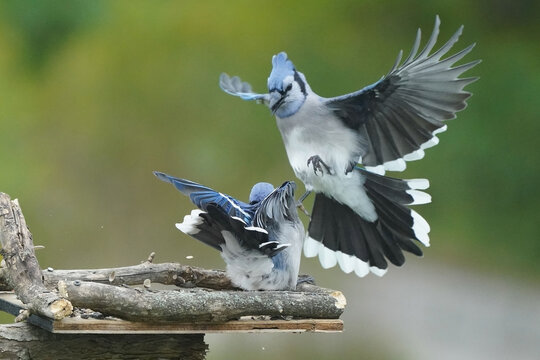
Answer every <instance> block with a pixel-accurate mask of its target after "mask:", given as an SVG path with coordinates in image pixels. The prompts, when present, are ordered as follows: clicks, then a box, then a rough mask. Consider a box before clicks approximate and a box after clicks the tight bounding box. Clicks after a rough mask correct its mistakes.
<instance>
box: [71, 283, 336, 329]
mask: <svg viewBox="0 0 540 360" xmlns="http://www.w3.org/2000/svg"><path fill="white" fill-rule="evenodd" d="M66 290H67V294H68V298H69V300H70V301H71V302H72V303H73V304H74V305H75V306H78V307H83V308H89V309H92V310H95V311H99V312H101V313H104V314H108V315H113V316H118V317H120V318H122V319H126V320H137V321H145V320H148V321H186V322H188V321H196V322H200V321H217V322H222V321H227V320H231V319H238V318H239V317H241V316H247V315H251V316H258V315H268V316H281V317H299V318H314V319H321V318H325V319H337V318H338V317H339V316H340V315H341V314H342V313H343V310H344V306H345V303H344V297H343V295H342V294H341V292H339V291H330V290H329V291H321V292H297V291H212V290H207V289H200V288H194V289H181V290H168V291H165V290H163V291H159V296H157V294H156V293H155V292H152V291H148V290H141V289H133V288H128V287H117V286H112V285H105V284H99V283H92V282H81V281H73V282H69V283H67V286H66Z"/></svg>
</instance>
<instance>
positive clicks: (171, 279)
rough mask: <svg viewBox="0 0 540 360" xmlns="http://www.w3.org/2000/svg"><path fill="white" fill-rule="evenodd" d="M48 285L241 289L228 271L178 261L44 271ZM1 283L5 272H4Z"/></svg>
mask: <svg viewBox="0 0 540 360" xmlns="http://www.w3.org/2000/svg"><path fill="white" fill-rule="evenodd" d="M42 273H43V279H44V282H45V285H46V286H47V287H49V288H54V287H55V286H56V284H57V283H58V281H61V280H63V281H66V282H69V281H74V280H80V281H91V282H96V283H102V284H111V285H140V284H143V283H144V281H145V280H150V282H152V283H159V284H164V285H176V286H178V287H187V288H192V287H196V286H197V287H204V288H209V289H216V290H221V289H227V290H233V289H237V288H236V287H235V286H234V285H233V284H232V283H231V280H230V279H229V278H228V277H227V275H226V274H225V272H224V271H221V270H207V269H203V268H199V267H196V266H188V265H181V264H178V263H161V264H155V263H153V262H151V261H145V262H143V263H141V264H139V265H133V266H124V267H117V268H109V269H84V270H54V269H52V268H49V269H44V270H43V272H42ZM0 283H1V273H0Z"/></svg>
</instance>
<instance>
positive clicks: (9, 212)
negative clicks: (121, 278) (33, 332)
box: [0, 193, 73, 320]
mask: <svg viewBox="0 0 540 360" xmlns="http://www.w3.org/2000/svg"><path fill="white" fill-rule="evenodd" d="M0 243H1V244H2V250H0V253H1V254H2V256H3V257H4V262H5V265H6V269H7V278H6V281H7V283H8V284H9V285H10V286H11V287H12V288H13V289H14V290H15V292H16V293H17V296H18V297H19V298H20V299H21V301H22V302H24V303H25V304H26V305H27V306H28V310H29V311H30V312H31V313H35V314H39V315H42V316H45V317H47V318H51V319H61V318H63V317H65V316H67V315H69V314H71V311H72V310H73V307H72V305H71V303H70V302H69V301H67V300H66V299H62V298H60V297H59V296H58V295H57V294H56V293H55V292H52V291H50V290H48V289H47V288H46V287H45V286H44V285H43V281H42V279H41V270H40V268H39V264H38V261H37V259H36V256H35V254H34V244H33V242H32V234H31V233H30V231H29V230H28V227H27V226H26V221H25V219H24V216H23V214H22V211H21V208H20V206H19V204H18V202H17V200H14V201H11V199H10V197H9V196H8V195H7V194H4V193H0ZM21 319H22V318H19V320H21Z"/></svg>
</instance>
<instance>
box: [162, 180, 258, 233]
mask: <svg viewBox="0 0 540 360" xmlns="http://www.w3.org/2000/svg"><path fill="white" fill-rule="evenodd" d="M154 175H156V177H157V178H158V179H160V180H162V181H165V182H168V183H170V184H173V185H174V187H176V188H177V189H178V190H179V191H180V192H182V193H183V194H184V195H186V196H189V198H190V200H191V202H192V203H193V204H195V205H196V206H197V207H198V208H199V209H201V210H203V211H207V208H208V206H209V205H210V204H212V205H214V206H216V207H218V208H220V209H222V210H223V211H224V212H225V213H227V214H228V215H229V216H234V217H237V218H239V219H241V220H242V221H244V222H246V223H248V224H249V223H251V219H252V218H253V214H254V212H255V206H253V205H250V204H246V203H244V202H242V201H239V200H236V199H235V198H233V197H232V196H229V195H226V194H223V193H220V192H217V191H215V190H213V189H211V188H209V187H206V186H203V185H201V184H197V183H196V182H193V181H189V180H185V179H179V178H175V177H173V176H170V175H167V174H164V173H162V172H158V171H154Z"/></svg>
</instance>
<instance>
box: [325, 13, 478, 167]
mask: <svg viewBox="0 0 540 360" xmlns="http://www.w3.org/2000/svg"><path fill="white" fill-rule="evenodd" d="M439 25H440V20H439V17H438V16H437V17H436V19H435V27H434V30H433V33H432V34H431V37H430V38H429V40H428V42H427V44H426V46H425V47H424V49H423V50H422V51H421V52H420V53H419V54H417V52H418V49H419V45H420V38H421V32H420V29H418V32H417V35H416V40H415V42H414V45H413V48H412V50H411V52H410V54H409V56H408V57H407V59H405V61H404V62H403V63H401V57H402V52H400V53H399V55H398V58H397V60H396V62H395V64H394V66H393V67H392V69H391V70H390V72H389V73H388V74H387V75H386V76H384V77H383V78H382V79H380V80H379V81H377V82H376V83H374V84H372V85H370V86H367V87H365V88H364V89H362V90H359V91H357V92H354V93H351V94H348V95H344V96H340V97H335V98H330V99H326V105H327V106H328V107H329V108H330V109H332V110H333V112H334V113H335V114H336V115H337V116H338V117H339V118H340V119H341V120H342V121H343V122H344V124H345V125H346V126H348V127H350V128H353V129H355V130H357V131H359V133H360V135H361V137H362V144H361V146H362V150H363V151H364V154H363V155H362V156H361V158H360V159H359V163H362V164H363V165H364V166H365V167H366V168H367V169H368V170H370V171H373V172H377V173H380V174H384V171H385V170H389V171H403V170H404V169H405V168H406V163H405V162H406V161H411V160H418V159H421V158H422V157H423V156H424V149H427V148H429V147H432V146H434V145H436V144H437V143H438V142H439V139H438V138H437V136H436V135H437V134H438V133H440V132H443V131H445V130H446V124H445V121H446V120H449V119H453V118H455V117H456V112H458V111H460V110H463V109H464V108H465V107H466V106H467V103H466V100H467V99H468V98H469V97H470V96H471V93H469V92H467V91H464V90H463V88H464V87H465V86H466V85H468V84H470V83H472V82H474V81H476V80H477V79H478V78H477V77H470V78H459V76H460V75H461V74H463V73H464V72H465V71H467V70H469V69H471V68H472V67H474V66H475V65H476V64H478V63H479V62H480V60H476V61H472V62H469V63H466V64H463V65H459V66H454V67H453V65H454V64H455V63H456V62H457V61H459V60H461V59H462V58H463V57H464V56H465V55H467V54H468V53H469V52H470V51H471V50H472V49H473V47H474V45H475V44H472V45H470V46H468V47H467V48H465V49H463V50H461V51H459V52H458V53H456V54H454V55H452V56H449V57H447V58H445V59H444V60H441V58H442V57H443V56H444V55H445V54H447V53H448V51H450V49H451V48H452V46H453V45H454V44H455V43H456V42H457V41H458V38H459V36H460V35H461V33H462V30H463V26H461V27H460V28H459V29H458V31H457V32H456V33H455V34H454V35H453V36H452V37H451V38H450V40H448V42H447V43H446V44H444V45H443V46H442V47H441V48H440V49H439V50H437V51H435V52H434V53H433V54H431V55H430V52H431V50H432V49H433V47H434V46H435V43H436V41H437V37H438V35H439Z"/></svg>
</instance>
